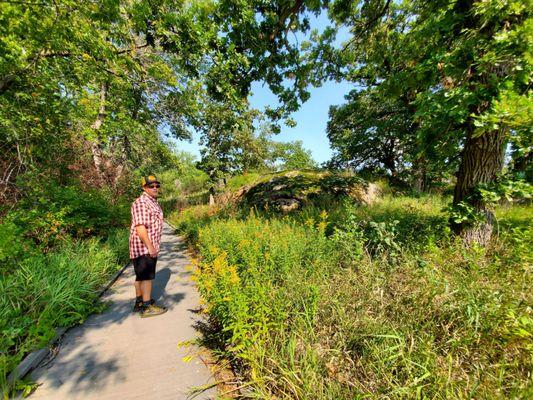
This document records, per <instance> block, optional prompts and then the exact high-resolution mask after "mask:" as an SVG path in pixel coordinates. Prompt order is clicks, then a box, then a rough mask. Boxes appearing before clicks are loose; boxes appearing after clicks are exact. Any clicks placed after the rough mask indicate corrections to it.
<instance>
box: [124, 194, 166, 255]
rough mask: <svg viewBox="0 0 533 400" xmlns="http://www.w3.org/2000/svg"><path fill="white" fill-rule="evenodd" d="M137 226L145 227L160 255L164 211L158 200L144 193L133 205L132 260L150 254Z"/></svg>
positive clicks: (131, 229)
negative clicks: (138, 232)
mask: <svg viewBox="0 0 533 400" xmlns="http://www.w3.org/2000/svg"><path fill="white" fill-rule="evenodd" d="M137 225H144V226H145V227H146V230H147V231H148V238H149V239H150V241H151V242H152V244H153V245H154V247H155V250H156V251H157V252H158V253H159V249H160V248H161V232H162V231H163V210H162V209H161V206H160V205H159V203H158V202H157V200H156V199H154V198H153V197H151V196H149V195H148V194H146V193H143V194H142V195H141V196H139V198H138V199H137V200H135V201H134V202H133V204H132V205H131V228H130V258H131V259H134V258H137V257H140V256H142V255H145V254H150V252H149V251H148V248H147V247H146V246H145V245H144V243H143V242H142V240H141V238H140V237H139V235H138V234H137V229H135V227H136V226H137Z"/></svg>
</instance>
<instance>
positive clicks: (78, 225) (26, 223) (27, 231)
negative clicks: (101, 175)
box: [2, 179, 129, 251]
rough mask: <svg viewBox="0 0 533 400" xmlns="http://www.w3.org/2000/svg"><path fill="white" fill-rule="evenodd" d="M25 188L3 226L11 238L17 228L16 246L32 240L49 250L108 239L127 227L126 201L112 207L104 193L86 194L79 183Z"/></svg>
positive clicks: (30, 184)
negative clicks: (73, 240) (69, 242)
mask: <svg viewBox="0 0 533 400" xmlns="http://www.w3.org/2000/svg"><path fill="white" fill-rule="evenodd" d="M21 187H23V188H24V189H25V195H24V197H23V198H22V199H21V200H20V201H19V202H18V204H17V207H16V208H15V209H13V210H11V211H9V212H8V213H7V215H6V216H5V217H4V222H3V223H2V225H4V224H5V226H6V228H5V229H6V232H7V234H12V235H14V234H15V230H13V229H12V226H13V224H14V225H16V227H17V229H16V236H17V239H15V240H14V243H15V245H16V243H20V241H21V240H23V239H22V238H24V239H31V240H32V241H33V243H34V244H36V245H38V246H41V247H42V248H43V249H44V250H46V249H49V248H51V247H54V246H56V245H58V244H60V243H61V242H62V241H63V240H66V239H68V238H70V237H74V238H85V237H89V236H94V235H98V236H101V237H105V236H107V234H108V232H109V231H110V230H111V229H113V228H116V227H118V226H124V225H126V224H127V221H128V219H129V209H128V206H127V205H126V204H125V202H124V199H115V201H117V200H118V202H115V203H112V202H111V199H110V198H109V196H108V195H106V194H105V193H103V192H102V191H97V190H94V189H91V190H85V191H82V190H80V187H79V185H77V184H75V183H73V184H71V185H60V184H58V183H56V182H54V181H52V180H49V181H47V182H46V183H45V185H43V184H42V183H41V182H38V181H37V179H29V180H28V181H26V182H24V183H22V184H21ZM19 246H20V245H19ZM2 248H3V246H2ZM15 249H16V246H15ZM2 251H8V250H2Z"/></svg>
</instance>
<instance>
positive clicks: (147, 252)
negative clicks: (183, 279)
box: [130, 175, 167, 318]
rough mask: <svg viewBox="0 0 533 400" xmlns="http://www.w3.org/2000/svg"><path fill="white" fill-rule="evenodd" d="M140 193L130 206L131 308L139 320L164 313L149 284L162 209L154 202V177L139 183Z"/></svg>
mask: <svg viewBox="0 0 533 400" xmlns="http://www.w3.org/2000/svg"><path fill="white" fill-rule="evenodd" d="M141 186H142V189H143V193H142V194H141V195H140V196H139V198H137V199H136V200H135V201H134V202H133V204H132V205H131V228H130V258H131V260H132V263H133V268H134V269H135V296H136V298H135V305H134V307H133V311H134V312H137V311H140V312H141V317H142V318H146V317H153V316H156V315H160V314H163V313H165V312H166V311H167V310H166V308H163V307H159V306H157V305H155V302H154V300H153V299H152V297H151V295H152V281H153V279H154V278H155V265H156V263H157V255H158V253H159V249H160V247H161V233H162V231H163V210H162V209H161V206H160V205H159V203H158V202H157V196H158V194H159V187H160V183H159V181H158V180H157V178H156V177H155V176H154V175H149V176H144V177H143V178H142V180H141Z"/></svg>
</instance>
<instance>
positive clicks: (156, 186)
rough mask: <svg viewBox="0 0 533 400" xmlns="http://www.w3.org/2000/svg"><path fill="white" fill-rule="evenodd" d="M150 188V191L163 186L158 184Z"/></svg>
mask: <svg viewBox="0 0 533 400" xmlns="http://www.w3.org/2000/svg"><path fill="white" fill-rule="evenodd" d="M147 187H149V188H150V189H159V188H160V187H161V185H159V184H157V185H150V186H147Z"/></svg>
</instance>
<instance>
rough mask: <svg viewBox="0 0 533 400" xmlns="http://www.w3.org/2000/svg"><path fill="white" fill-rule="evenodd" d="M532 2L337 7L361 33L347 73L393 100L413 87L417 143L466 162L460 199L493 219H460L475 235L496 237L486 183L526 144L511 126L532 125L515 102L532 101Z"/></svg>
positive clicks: (469, 236)
mask: <svg viewBox="0 0 533 400" xmlns="http://www.w3.org/2000/svg"><path fill="white" fill-rule="evenodd" d="M529 9H530V8H528V7H527V5H526V4H524V3H523V2H522V1H518V0H509V1H505V2H502V1H498V0H489V1H474V0H456V1H453V2H451V3H450V2H444V1H434V2H425V1H418V0H412V1H406V2H403V3H395V2H391V1H388V0H387V1H358V2H345V1H342V0H338V1H335V2H333V4H332V7H331V13H330V14H331V15H332V18H334V19H335V20H336V21H338V22H340V23H343V24H346V25H348V26H349V27H350V28H351V31H352V34H353V37H352V39H351V40H350V41H349V42H348V43H347V44H346V46H345V48H344V52H345V53H348V54H347V55H346V54H344V55H343V56H342V61H343V63H344V64H343V65H344V67H345V72H344V73H345V76H346V77H348V78H349V79H352V80H353V81H354V82H355V83H357V84H359V85H361V86H362V87H378V88H380V91H382V92H383V93H385V94H387V93H390V94H391V95H392V96H393V97H394V98H400V97H401V95H402V94H405V96H406V99H407V102H406V104H408V105H410V106H412V107H413V111H414V115H415V121H416V122H417V124H418V126H417V129H416V130H414V132H413V136H414V138H416V141H417V142H418V143H427V144H429V145H430V146H432V147H433V148H435V149H445V150H449V149H451V150H453V149H458V151H455V154H454V153H451V152H450V153H448V151H444V152H443V155H444V157H445V158H447V159H452V160H453V159H456V158H459V160H460V161H459V168H458V170H457V174H456V177H457V183H456V186H455V193H454V199H453V205H454V207H455V208H456V210H460V209H469V210H473V211H474V212H475V213H477V214H480V215H483V216H484V221H485V222H483V223H477V224H473V223H471V222H472V221H469V220H468V219H463V220H461V219H459V220H458V219H456V220H455V221H452V227H453V228H454V230H455V232H456V233H457V234H459V235H461V236H462V237H464V239H465V240H466V241H467V242H472V241H476V242H479V243H481V244H485V243H487V242H488V240H489V239H490V237H491V233H492V222H493V216H492V213H491V212H490V209H489V208H488V204H487V202H486V201H485V200H484V199H483V198H482V197H481V196H479V191H478V188H479V186H480V185H483V184H487V183H491V182H494V181H495V180H496V179H497V177H498V175H499V174H500V173H501V171H502V167H503V164H504V153H505V149H506V146H507V144H508V143H509V141H510V140H513V142H514V143H518V141H516V140H514V139H512V137H513V133H512V130H513V129H514V128H513V126H515V125H516V126H517V128H516V129H517V132H519V131H520V132H524V131H525V126H526V124H528V125H529V126H531V118H530V117H527V111H524V110H521V111H518V108H520V107H517V105H518V104H526V103H530V98H531V90H530V89H529V86H530V76H531V63H530V62H529V61H528V60H529V59H528V56H527V54H528V45H527V43H530V42H531V39H532V38H531V35H532V33H531V29H529V26H530V23H531V18H530V15H529ZM389 45H391V47H390V49H389V47H388V46H389ZM320 46H323V43H320ZM320 46H318V45H317V48H319V47H320ZM379 49H382V51H381V54H380V53H379ZM342 52H343V50H341V53H342ZM338 59H339V58H337V60H338ZM346 67H348V68H346ZM346 69H347V71H346ZM337 70H340V69H339V68H337ZM503 110H508V111H509V112H505V111H503ZM511 110H514V111H516V113H513V112H510V111H511ZM519 115H520V116H519ZM529 115H530V114H529ZM520 121H521V122H520ZM525 121H527V123H525ZM518 137H523V133H518ZM518 146H520V145H518ZM434 154H438V152H435V151H434ZM448 154H449V156H448Z"/></svg>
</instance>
